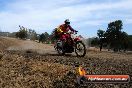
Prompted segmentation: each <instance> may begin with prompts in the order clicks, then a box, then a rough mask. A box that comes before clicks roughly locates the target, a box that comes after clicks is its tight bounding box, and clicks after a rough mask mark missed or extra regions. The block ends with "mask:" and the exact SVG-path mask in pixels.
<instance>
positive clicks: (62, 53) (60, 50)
mask: <svg viewBox="0 0 132 88" xmlns="http://www.w3.org/2000/svg"><path fill="white" fill-rule="evenodd" d="M56 50H57V52H58V54H59V55H64V54H65V52H64V49H63V47H60V46H59V45H58V44H57V47H56Z"/></svg>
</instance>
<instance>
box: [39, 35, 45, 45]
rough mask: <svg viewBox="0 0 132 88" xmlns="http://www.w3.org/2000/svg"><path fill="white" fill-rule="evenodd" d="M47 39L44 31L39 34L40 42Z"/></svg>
mask: <svg viewBox="0 0 132 88" xmlns="http://www.w3.org/2000/svg"><path fill="white" fill-rule="evenodd" d="M45 40H46V37H45V35H44V33H42V34H41V35H40V36H39V42H42V43H43V42H44V41H45Z"/></svg>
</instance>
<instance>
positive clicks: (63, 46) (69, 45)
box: [54, 32, 86, 57]
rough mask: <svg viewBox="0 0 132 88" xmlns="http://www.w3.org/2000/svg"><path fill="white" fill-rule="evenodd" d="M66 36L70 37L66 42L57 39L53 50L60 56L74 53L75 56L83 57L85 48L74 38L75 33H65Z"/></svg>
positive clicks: (76, 37)
mask: <svg viewBox="0 0 132 88" xmlns="http://www.w3.org/2000/svg"><path fill="white" fill-rule="evenodd" d="M67 34H69V35H70V38H68V39H67V40H66V42H63V41H62V40H60V39H58V40H57V41H56V43H55V46H54V48H55V50H56V51H57V52H58V53H59V54H60V55H64V54H65V53H73V52H75V53H76V55H77V56H79V57H84V56H85V54H86V47H85V44H84V43H83V42H82V40H81V38H80V37H79V36H76V34H77V32H67Z"/></svg>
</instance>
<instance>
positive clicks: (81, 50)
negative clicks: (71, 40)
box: [75, 41, 86, 57]
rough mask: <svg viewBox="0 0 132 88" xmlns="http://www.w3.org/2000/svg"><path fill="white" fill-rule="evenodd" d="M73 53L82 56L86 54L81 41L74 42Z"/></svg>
mask: <svg viewBox="0 0 132 88" xmlns="http://www.w3.org/2000/svg"><path fill="white" fill-rule="evenodd" d="M75 53H76V55H77V56H79V57H84V56H85V54H86V47H85V44H84V43H83V42H82V41H77V42H76V44H75Z"/></svg>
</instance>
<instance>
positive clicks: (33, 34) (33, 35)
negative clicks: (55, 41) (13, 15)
mask: <svg viewBox="0 0 132 88" xmlns="http://www.w3.org/2000/svg"><path fill="white" fill-rule="evenodd" d="M28 38H29V39H30V40H37V39H38V38H37V33H36V32H35V30H33V29H28Z"/></svg>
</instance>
